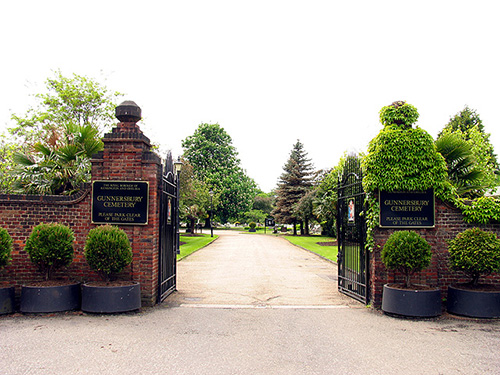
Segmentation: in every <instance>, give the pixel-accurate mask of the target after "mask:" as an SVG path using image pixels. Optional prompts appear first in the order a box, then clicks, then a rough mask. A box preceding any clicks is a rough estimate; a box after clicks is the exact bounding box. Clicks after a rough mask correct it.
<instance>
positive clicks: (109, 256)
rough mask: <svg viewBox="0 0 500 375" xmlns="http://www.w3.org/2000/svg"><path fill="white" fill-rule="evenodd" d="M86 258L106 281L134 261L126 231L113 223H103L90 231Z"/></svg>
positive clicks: (86, 246) (91, 266) (86, 243)
mask: <svg viewBox="0 0 500 375" xmlns="http://www.w3.org/2000/svg"><path fill="white" fill-rule="evenodd" d="M85 259H86V260H87V263H88V265H89V266H90V268H91V269H93V270H94V271H96V272H97V273H99V274H100V275H101V277H102V278H103V279H104V280H105V281H109V280H110V275H111V274H113V273H118V272H121V271H122V270H123V269H124V268H125V267H126V266H128V265H129V264H130V263H131V262H132V248H131V246H130V242H129V239H128V237H127V235H126V233H125V232H124V231H123V230H122V229H120V228H118V227H115V226H112V225H101V226H99V227H96V228H94V229H91V230H90V231H89V234H88V236H87V240H86V242H85Z"/></svg>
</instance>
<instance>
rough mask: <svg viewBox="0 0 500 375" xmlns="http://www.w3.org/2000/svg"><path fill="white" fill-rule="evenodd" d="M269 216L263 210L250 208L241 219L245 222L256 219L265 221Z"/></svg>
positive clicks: (261, 221)
mask: <svg viewBox="0 0 500 375" xmlns="http://www.w3.org/2000/svg"><path fill="white" fill-rule="evenodd" d="M267 216H268V215H267V214H266V213H265V212H262V211H261V210H250V211H247V212H245V213H244V214H243V217H242V218H241V220H240V221H242V222H245V223H249V222H251V221H254V222H256V223H264V220H266V218H267Z"/></svg>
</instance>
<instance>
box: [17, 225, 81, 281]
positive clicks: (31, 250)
mask: <svg viewBox="0 0 500 375" xmlns="http://www.w3.org/2000/svg"><path fill="white" fill-rule="evenodd" d="M74 241H75V236H74V234H73V231H72V230H71V229H70V228H69V227H67V226H66V225H63V224H57V223H51V224H44V223H41V224H39V225H37V226H35V227H34V228H33V230H32V232H31V234H30V235H29V237H28V239H27V240H26V246H25V247H24V250H25V251H26V252H27V253H28V254H29V256H30V259H31V261H32V262H33V263H34V264H35V265H36V266H37V267H38V269H39V270H40V271H41V272H42V273H43V274H44V275H45V280H49V279H50V278H51V277H52V274H53V272H54V271H55V270H57V269H59V268H61V267H64V266H68V265H69V264H71V262H72V261H73V254H74Z"/></svg>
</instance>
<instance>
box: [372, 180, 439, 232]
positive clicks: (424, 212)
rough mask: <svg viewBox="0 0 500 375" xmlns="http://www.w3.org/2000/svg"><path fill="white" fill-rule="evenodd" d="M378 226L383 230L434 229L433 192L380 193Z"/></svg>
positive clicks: (430, 190)
mask: <svg viewBox="0 0 500 375" xmlns="http://www.w3.org/2000/svg"><path fill="white" fill-rule="evenodd" d="M379 200H380V226H381V227H385V228H434V213H435V211H434V190H432V189H429V190H427V191H409V192H408V191H405V192H392V193H389V192H386V191H381V192H380V194H379Z"/></svg>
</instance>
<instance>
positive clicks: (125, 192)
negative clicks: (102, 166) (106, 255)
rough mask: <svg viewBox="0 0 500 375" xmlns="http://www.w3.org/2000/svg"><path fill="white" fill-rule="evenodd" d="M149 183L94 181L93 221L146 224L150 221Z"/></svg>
mask: <svg viewBox="0 0 500 375" xmlns="http://www.w3.org/2000/svg"><path fill="white" fill-rule="evenodd" d="M148 196H149V183H148V182H144V181H109V180H106V181H94V182H93V183H92V223H94V224H120V225H127V224H128V225H145V224H147V223H148Z"/></svg>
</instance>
